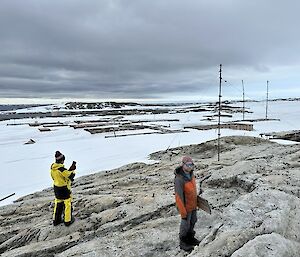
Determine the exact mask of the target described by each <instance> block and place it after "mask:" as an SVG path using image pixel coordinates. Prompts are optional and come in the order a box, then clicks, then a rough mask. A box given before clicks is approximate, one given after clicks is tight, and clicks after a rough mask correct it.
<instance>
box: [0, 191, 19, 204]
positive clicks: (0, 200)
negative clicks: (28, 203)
mask: <svg viewBox="0 0 300 257" xmlns="http://www.w3.org/2000/svg"><path fill="white" fill-rule="evenodd" d="M15 194H16V193H13V194H10V195H8V196H5V197H4V198H2V199H0V202H2V201H3V200H5V199H7V198H9V197H12V196H13V195H15Z"/></svg>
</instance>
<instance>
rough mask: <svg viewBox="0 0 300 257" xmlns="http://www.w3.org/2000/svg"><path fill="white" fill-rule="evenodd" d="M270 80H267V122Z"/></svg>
mask: <svg viewBox="0 0 300 257" xmlns="http://www.w3.org/2000/svg"><path fill="white" fill-rule="evenodd" d="M268 101H269V80H267V99H266V120H267V119H268Z"/></svg>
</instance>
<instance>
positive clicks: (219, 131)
mask: <svg viewBox="0 0 300 257" xmlns="http://www.w3.org/2000/svg"><path fill="white" fill-rule="evenodd" d="M219 73H220V77H219V78H220V84H219V115H218V161H220V136H221V97H222V95H221V88H222V64H220V71H219Z"/></svg>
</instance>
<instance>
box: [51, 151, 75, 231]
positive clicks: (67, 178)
mask: <svg viewBox="0 0 300 257" xmlns="http://www.w3.org/2000/svg"><path fill="white" fill-rule="evenodd" d="M64 161H65V156H64V155H63V154H62V153H61V152H59V151H56V152H55V163H52V165H51V177H52V180H53V189H54V194H55V200H54V211H53V225H54V226H57V225H58V224H60V223H62V222H64V223H65V225H66V226H70V225H71V224H72V223H73V222H74V218H73V217H72V193H71V184H72V181H73V180H74V177H75V170H76V162H75V161H73V163H72V165H71V167H70V168H69V169H66V168H65V166H64ZM63 214H64V215H63ZM62 216H64V220H63V219H62Z"/></svg>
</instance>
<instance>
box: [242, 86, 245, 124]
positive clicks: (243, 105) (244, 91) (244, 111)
mask: <svg viewBox="0 0 300 257" xmlns="http://www.w3.org/2000/svg"><path fill="white" fill-rule="evenodd" d="M242 86H243V120H245V88H244V80H242Z"/></svg>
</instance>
